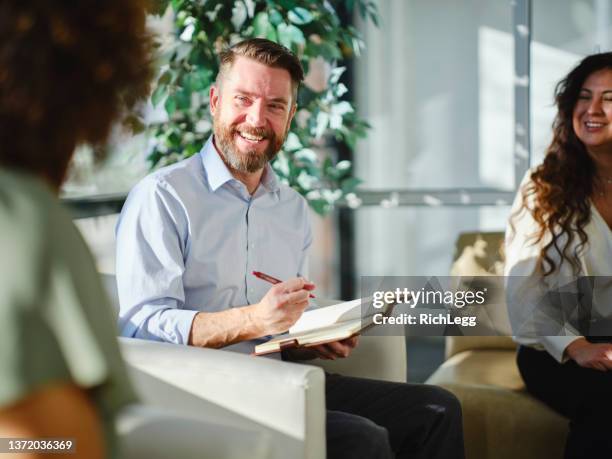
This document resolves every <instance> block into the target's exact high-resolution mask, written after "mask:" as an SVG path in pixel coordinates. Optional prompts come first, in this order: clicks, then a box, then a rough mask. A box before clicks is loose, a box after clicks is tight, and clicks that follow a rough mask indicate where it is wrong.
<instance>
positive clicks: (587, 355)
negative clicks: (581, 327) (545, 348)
mask: <svg viewBox="0 0 612 459" xmlns="http://www.w3.org/2000/svg"><path fill="white" fill-rule="evenodd" d="M565 352H566V353H567V355H568V357H570V358H571V359H573V360H574V361H575V362H576V363H577V364H578V365H580V366H581V367H584V368H592V369H594V370H599V371H609V370H612V344H607V343H601V344H599V343H590V342H588V341H587V340H586V339H584V338H579V339H577V340H575V341H572V342H571V343H570V344H569V345H568V346H567V347H566V348H565Z"/></svg>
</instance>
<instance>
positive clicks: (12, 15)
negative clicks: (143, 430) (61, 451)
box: [0, 0, 151, 459]
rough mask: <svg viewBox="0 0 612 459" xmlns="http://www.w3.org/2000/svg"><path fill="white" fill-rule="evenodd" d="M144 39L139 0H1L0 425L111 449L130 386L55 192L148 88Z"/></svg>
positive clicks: (90, 450)
mask: <svg viewBox="0 0 612 459" xmlns="http://www.w3.org/2000/svg"><path fill="white" fill-rule="evenodd" d="M150 50H151V40H150V38H149V37H148V35H147V33H146V29H145V11H144V8H143V5H142V4H141V2H140V1H139V0H106V1H95V0H79V1H78V2H49V1H44V0H38V1H36V0H21V1H11V0H0V254H1V255H0V258H1V260H0V323H1V324H2V333H0V437H19V438H54V437H55V438H67V439H70V441H72V442H73V443H75V445H74V446H75V447H76V450H74V449H73V451H75V452H76V457H82V458H88V459H96V458H101V457H116V454H117V448H116V446H117V439H116V437H115V433H114V423H113V419H114V417H115V415H116V413H117V412H118V411H119V410H120V409H121V408H122V407H125V406H126V405H127V404H129V403H131V402H133V401H134V400H135V396H134V394H133V392H132V389H131V386H130V384H129V382H128V379H127V374H126V370H125V366H124V364H123V362H122V360H121V358H120V356H119V350H118V348H117V344H116V339H115V325H114V322H113V319H112V316H111V309H110V306H109V305H108V304H107V300H106V295H105V292H104V291H103V287H102V285H101V283H100V280H99V278H98V276H97V273H96V271H95V267H94V265H93V261H92V258H91V255H90V254H89V252H88V251H87V248H86V246H85V243H84V242H83V240H82V239H81V238H80V236H79V234H78V233H77V230H76V228H75V227H74V225H73V224H72V221H71V218H70V216H69V215H68V213H67V212H66V211H65V210H64V209H63V208H62V207H61V206H60V204H59V201H58V199H57V193H58V191H59V188H60V186H61V184H62V182H63V180H64V177H65V176H66V170H67V168H68V164H69V162H70V159H71V157H72V154H73V152H74V150H75V147H76V146H77V145H80V144H94V143H98V142H102V141H103V140H104V139H105V138H106V136H107V134H108V131H109V129H110V126H111V122H112V121H113V120H115V119H117V118H118V117H119V116H120V115H121V113H122V112H123V111H124V109H125V108H126V107H127V106H129V105H132V104H133V103H134V102H135V101H136V100H137V99H138V97H139V96H145V95H146V94H147V93H148V80H149V75H150V73H151V70H150V69H151V66H150ZM6 446H7V445H6V444H5V445H3V447H6ZM66 447H67V444H66ZM41 454H44V453H41V452H37V451H16V452H15V456H16V457H19V458H23V459H25V458H32V457H40V456H41ZM10 457H13V456H10ZM45 457H49V455H46V456H45ZM52 457H56V456H55V455H52Z"/></svg>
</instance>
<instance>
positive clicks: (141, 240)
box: [117, 39, 463, 458]
mask: <svg viewBox="0 0 612 459" xmlns="http://www.w3.org/2000/svg"><path fill="white" fill-rule="evenodd" d="M303 77H304V75H303V70H302V67H301V65H300V62H299V60H298V59H297V57H296V56H294V55H293V54H292V53H291V52H290V51H289V50H287V49H286V48H284V47H283V46H280V45H278V44H276V43H273V42H271V41H268V40H264V39H251V40H246V41H243V42H240V43H238V44H236V45H234V46H233V47H232V48H230V49H228V50H227V51H224V52H222V53H221V54H220V70H219V74H218V76H217V80H216V83H215V85H214V86H213V87H212V88H211V90H210V110H211V113H212V115H213V120H214V131H213V132H214V134H213V136H212V137H211V138H210V139H209V140H208V142H207V143H206V145H204V147H203V148H202V151H201V152H200V153H199V154H197V155H194V156H192V157H191V158H188V159H186V160H184V161H181V162H179V163H178V164H175V165H172V166H169V167H166V168H163V169H160V170H158V171H156V172H154V173H153V174H151V175H150V176H148V177H146V178H145V179H143V180H142V181H141V182H140V183H139V184H138V185H137V186H136V187H135V188H134V189H133V190H132V192H131V193H130V195H129V197H128V199H127V201H126V204H125V206H124V208H123V211H122V214H121V218H120V220H119V225H118V229H117V283H118V291H119V297H120V304H121V307H120V314H119V327H120V330H121V334H122V335H123V336H129V337H136V338H143V339H151V340H158V341H166V342H170V343H175V344H182V345H191V346H201V347H213V348H220V347H225V346H228V345H233V344H236V343H248V345H249V346H248V348H247V349H248V350H252V348H253V344H254V343H256V342H257V341H260V340H262V339H265V337H266V336H268V335H273V334H276V333H281V332H285V331H286V330H287V329H288V328H289V327H290V326H291V325H293V324H294V323H295V322H296V321H297V319H298V318H299V317H300V316H301V314H302V312H303V311H304V309H305V308H306V307H307V306H308V298H309V294H310V291H312V290H313V289H314V288H315V286H314V284H312V283H311V282H309V281H308V280H306V276H307V272H306V271H307V251H308V248H309V246H310V244H311V242H312V236H311V231H310V224H309V221H308V205H307V203H306V201H305V200H304V199H303V198H302V197H301V196H300V195H299V194H298V193H297V192H295V191H294V190H292V189H291V188H289V187H287V186H285V185H283V184H281V183H279V181H278V180H277V178H276V177H275V175H274V172H273V171H272V168H271V167H270V164H269V162H270V161H271V160H272V159H273V158H274V156H275V155H276V154H277V153H278V151H279V150H280V148H281V146H282V144H283V142H284V141H285V138H286V136H287V132H288V130H289V126H290V125H291V120H292V119H293V116H294V115H295V111H296V107H297V105H296V102H297V100H296V99H297V91H298V86H299V84H300V83H301V81H302V80H303ZM253 271H262V272H264V273H267V274H270V275H272V276H274V277H276V278H279V279H285V281H284V282H281V283H279V284H276V285H274V286H272V287H271V286H270V284H268V283H266V282H264V281H262V280H261V279H258V278H257V277H255V276H253V275H252V272H253ZM356 345H357V340H356V339H355V338H352V339H348V340H344V341H340V342H336V343H330V344H326V345H320V346H317V347H314V348H311V350H310V351H309V352H302V353H300V355H296V354H292V355H290V354H284V355H283V358H286V359H296V358H313V357H320V358H327V359H333V358H337V357H347V356H348V355H349V354H350V352H351V350H352V349H353V348H354V347H355V346H356ZM326 402H327V408H328V412H327V453H328V457H330V458H340V457H347V458H361V457H363V458H390V457H398V458H400V457H401V458H404V457H429V458H434V457H444V458H461V457H463V437H462V426H461V408H460V407H459V404H458V402H457V400H456V399H455V398H454V397H453V396H452V395H451V394H450V393H448V392H446V391H444V390H443V389H440V388H436V387H432V386H422V385H408V384H397V383H389V382H380V381H371V380H365V379H359V378H349V377H343V376H339V375H327V377H326ZM394 454H396V455H397V456H394Z"/></svg>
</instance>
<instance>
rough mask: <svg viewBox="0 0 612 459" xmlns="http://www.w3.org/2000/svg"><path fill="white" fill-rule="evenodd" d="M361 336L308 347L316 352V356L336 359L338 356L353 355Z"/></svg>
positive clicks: (324, 358)
mask: <svg viewBox="0 0 612 459" xmlns="http://www.w3.org/2000/svg"><path fill="white" fill-rule="evenodd" d="M358 342H359V336H353V337H351V338H347V339H343V340H342V341H334V342H331V343H325V344H319V345H318V346H310V347H308V349H310V350H312V351H314V352H316V354H317V355H316V356H317V357H318V358H320V359H323V360H336V359H337V358H341V359H343V358H346V357H348V356H349V355H351V352H352V351H353V349H355V347H356V346H357V343H358Z"/></svg>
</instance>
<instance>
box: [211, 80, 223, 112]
mask: <svg viewBox="0 0 612 459" xmlns="http://www.w3.org/2000/svg"><path fill="white" fill-rule="evenodd" d="M219 89H220V88H219V87H218V86H217V84H216V83H215V84H213V85H212V86H211V87H210V91H209V92H208V99H209V102H210V114H211V115H212V116H215V112H216V111H217V107H218V106H219V95H220V94H219V92H220V91H219Z"/></svg>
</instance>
